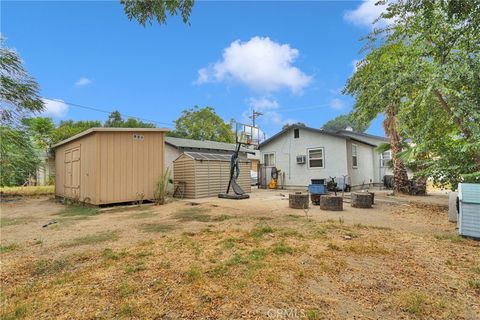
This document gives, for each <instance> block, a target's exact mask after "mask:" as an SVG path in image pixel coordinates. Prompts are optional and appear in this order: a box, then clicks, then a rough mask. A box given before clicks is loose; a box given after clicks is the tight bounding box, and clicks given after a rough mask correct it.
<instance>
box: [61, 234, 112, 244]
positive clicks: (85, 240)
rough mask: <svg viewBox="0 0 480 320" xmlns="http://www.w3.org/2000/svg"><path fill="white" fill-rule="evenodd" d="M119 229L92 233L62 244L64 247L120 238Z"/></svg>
mask: <svg viewBox="0 0 480 320" xmlns="http://www.w3.org/2000/svg"><path fill="white" fill-rule="evenodd" d="M118 238H119V235H118V231H103V232H99V233H95V234H91V235H88V236H84V237H79V238H75V239H73V240H71V241H68V242H65V243H63V244H62V245H61V246H62V247H64V248H70V247H77V246H85V245H92V244H97V243H101V242H107V241H115V240H118Z"/></svg>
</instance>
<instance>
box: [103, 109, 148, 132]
mask: <svg viewBox="0 0 480 320" xmlns="http://www.w3.org/2000/svg"><path fill="white" fill-rule="evenodd" d="M103 126H104V127H107V128H109V127H111V128H115V127H116V128H155V124H153V123H147V122H143V121H140V120H137V119H135V118H128V119H127V120H123V118H122V115H121V114H120V112H118V111H113V112H112V113H110V115H109V116H108V119H107V121H105V123H104V124H103Z"/></svg>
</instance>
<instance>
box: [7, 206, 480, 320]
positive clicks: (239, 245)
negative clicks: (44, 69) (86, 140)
mask: <svg viewBox="0 0 480 320" xmlns="http://www.w3.org/2000/svg"><path fill="white" fill-rule="evenodd" d="M235 204H236V203H235ZM168 206H170V204H167V205H166V206H164V207H162V210H165V209H164V208H168ZM150 210H153V209H149V210H145V211H144V212H149V211H150ZM421 210H422V219H423V217H424V212H425V210H427V209H426V207H424V206H423V207H422V208H421ZM435 210H436V209H435ZM122 212H123V210H122ZM122 212H121V213H122ZM142 212H143V211H141V212H137V213H135V214H141V213H142ZM155 212H156V213H155V214H157V215H160V214H161V213H160V211H156V210H155ZM237 212H238V211H235V210H231V211H227V210H225V209H224V208H218V209H213V207H207V208H205V206H204V205H203V204H202V205H198V206H189V207H182V204H178V203H177V204H176V206H174V207H173V208H172V209H171V210H170V211H167V212H162V213H163V214H164V216H165V217H167V218H173V219H175V220H176V221H174V222H172V221H170V220H162V219H163V218H162V217H160V218H159V219H157V220H154V219H153V218H152V219H150V218H151V217H149V220H147V221H138V220H114V221H115V223H119V221H120V222H128V223H131V226H132V229H130V230H131V232H132V233H133V232H136V233H137V234H140V236H141V238H137V239H138V241H139V242H138V243H136V244H134V245H132V244H131V243H129V244H128V245H125V246H120V245H119V243H120V242H121V241H122V240H123V239H124V238H126V237H127V236H130V234H127V232H126V231H123V232H122V235H123V236H122V237H121V238H119V236H120V233H119V231H104V232H101V233H94V234H88V233H87V234H86V235H85V236H82V237H77V238H75V239H72V240H70V241H65V242H64V245H63V246H61V247H60V248H59V247H58V242H56V243H55V247H54V248H53V249H54V250H56V251H55V254H56V255H55V257H47V258H45V257H40V256H37V255H35V254H31V253H32V252H40V249H38V251H33V250H34V249H32V251H25V252H26V254H22V250H27V249H26V247H27V246H26V245H24V244H23V243H22V244H21V245H20V246H19V248H18V249H15V250H14V251H10V252H9V253H8V254H5V255H2V263H4V265H3V266H2V275H1V278H0V280H1V284H2V289H3V291H2V300H3V301H7V303H5V304H4V306H5V307H4V308H3V309H2V311H1V312H2V318H5V319H9V318H15V317H17V318H18V317H25V318H32V319H35V318H41V317H42V316H44V315H45V314H48V316H49V317H51V318H59V317H63V318H107V319H109V318H110V319H112V318H115V319H117V318H138V319H142V318H159V319H162V318H170V319H181V318H183V319H193V318H199V317H200V318H205V319H234V318H244V319H266V318H268V314H269V313H268V312H269V310H279V311H280V312H283V313H282V314H283V315H285V314H291V313H289V312H298V314H300V315H301V316H299V317H298V318H300V319H345V318H371V319H383V318H388V319H399V318H403V319H411V318H418V319H452V318H455V317H458V318H468V314H467V311H466V310H470V311H471V312H473V314H475V312H480V305H479V303H478V302H477V301H478V294H479V288H478V286H479V284H478V280H480V279H479V274H480V269H478V266H479V265H480V257H478V255H476V252H477V251H478V247H477V246H476V243H475V242H474V241H472V240H468V239H465V240H464V241H463V242H455V241H450V240H451V238H450V236H442V237H441V238H442V239H441V240H447V241H441V240H440V239H438V238H436V237H435V236H434V235H435V234H437V233H438V230H449V229H447V228H446V227H445V226H441V228H438V229H435V231H431V232H423V233H414V232H408V231H403V230H402V231H398V230H396V229H395V224H394V223H392V224H391V225H392V228H391V229H390V228H385V227H381V226H377V225H375V224H374V222H372V221H371V220H370V221H369V222H368V224H358V223H356V222H358V220H357V221H355V223H352V222H351V221H349V219H348V217H345V218H343V219H338V217H335V216H333V217H332V218H331V219H330V220H328V221H319V220H315V219H310V220H308V219H305V218H303V217H299V218H297V217H295V218H293V217H290V216H287V215H286V214H285V215H283V216H282V215H279V216H272V217H273V218H272V219H265V217H266V215H267V214H268V213H267V212H268V211H265V212H255V217H257V218H255V217H254V216H249V217H247V218H246V219H243V218H236V217H237V216H238V215H237ZM130 214H133V213H130V212H127V213H125V214H124V215H122V217H126V216H128V215H130ZM105 215H106V214H105ZM105 215H104V214H103V212H102V214H101V215H87V217H89V220H86V221H84V220H82V222H84V223H92V221H95V220H93V219H100V218H104V217H105ZM411 215H412V213H409V219H411ZM80 216H82V215H80ZM219 217H221V218H219ZM397 219H400V218H398V217H397ZM435 221H436V220H435ZM407 222H408V223H411V220H408V221H407ZM381 225H386V224H381ZM389 225H390V224H389ZM172 226H174V229H172ZM12 228H13V227H12ZM49 230H51V229H48V230H47V231H49ZM170 231H172V232H170ZM50 232H52V234H54V233H55V232H57V231H50ZM445 233H446V234H448V235H450V234H451V233H449V232H445ZM84 234H85V233H84ZM442 234H443V233H442ZM452 234H453V227H452ZM346 236H349V237H346ZM117 239H118V240H119V241H118V242H115V243H112V244H111V243H109V242H113V241H116V240H117ZM95 244H104V245H103V246H94V245H95ZM106 245H111V247H110V248H105V246H106ZM31 247H33V246H31ZM43 247H44V248H43V249H42V250H44V249H45V245H43ZM440 248H441V249H440ZM4 258H5V259H4ZM447 260H451V261H454V265H447V264H445V263H444V261H447ZM438 261H441V263H436V262H438ZM446 274H448V276H445V275H446ZM452 279H455V280H454V281H453V282H452ZM458 279H463V280H462V281H458ZM449 287H455V290H445V288H449ZM32 292H34V293H35V294H32ZM52 305H55V306H56V307H55V308H52ZM470 311H468V312H470ZM471 314H472V313H471ZM471 314H470V315H471ZM470 318H471V317H470Z"/></svg>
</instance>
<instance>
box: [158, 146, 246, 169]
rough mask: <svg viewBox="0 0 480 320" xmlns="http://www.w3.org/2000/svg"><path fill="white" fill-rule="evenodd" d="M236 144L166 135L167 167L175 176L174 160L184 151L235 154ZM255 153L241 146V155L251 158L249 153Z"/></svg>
mask: <svg viewBox="0 0 480 320" xmlns="http://www.w3.org/2000/svg"><path fill="white" fill-rule="evenodd" d="M235 149H236V145H235V144H234V143H226V142H217V141H208V140H193V139H184V138H175V137H165V168H169V170H170V172H172V176H173V171H174V168H173V161H174V160H175V159H177V158H178V157H180V156H181V155H182V154H183V153H184V152H202V153H211V154H229V155H231V154H233V153H234V152H235ZM250 153H254V150H251V149H248V148H245V147H243V146H242V147H241V148H240V153H239V156H240V157H242V158H249V159H250V157H251V156H248V154H250Z"/></svg>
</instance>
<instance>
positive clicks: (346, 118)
mask: <svg viewBox="0 0 480 320" xmlns="http://www.w3.org/2000/svg"><path fill="white" fill-rule="evenodd" d="M348 127H351V128H352V129H353V131H355V132H365V130H367V128H368V126H366V125H364V124H361V123H360V122H358V121H356V120H355V118H354V117H352V116H351V115H350V114H342V115H339V116H337V117H335V118H333V119H332V120H329V121H327V122H326V123H325V124H324V125H323V126H322V129H326V130H332V131H337V130H345V129H346V128H348Z"/></svg>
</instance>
